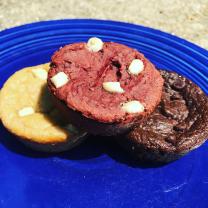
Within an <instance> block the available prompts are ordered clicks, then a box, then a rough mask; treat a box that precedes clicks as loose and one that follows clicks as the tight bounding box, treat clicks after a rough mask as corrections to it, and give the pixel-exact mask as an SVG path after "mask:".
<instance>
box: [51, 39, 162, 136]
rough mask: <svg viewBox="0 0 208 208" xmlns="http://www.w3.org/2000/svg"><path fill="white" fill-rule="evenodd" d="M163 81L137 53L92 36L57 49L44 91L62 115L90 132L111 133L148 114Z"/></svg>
mask: <svg viewBox="0 0 208 208" xmlns="http://www.w3.org/2000/svg"><path fill="white" fill-rule="evenodd" d="M162 86H163V79H162V77H161V76H160V73H159V72H158V71H157V70H156V69H155V67H154V66H153V64H152V63H151V62H150V61H149V60H147V59H146V58H145V57H144V55H143V54H141V53H139V52H138V51H136V50H135V49H132V48H129V47H127V46H125V45H122V44H118V43H112V42H106V43H103V42H102V41H101V40H100V39H98V38H91V39H89V41H88V43H75V44H70V45H67V46H64V47H63V48H61V49H60V50H58V51H57V52H56V53H55V54H54V55H53V56H52V60H51V68H50V70H49V76H48V87H49V89H50V91H51V92H52V94H53V95H54V98H55V99H54V100H55V102H56V104H57V106H58V108H59V109H61V111H62V112H64V113H63V115H65V116H66V117H67V118H69V119H70V118H71V120H70V122H72V123H73V124H74V125H76V126H77V127H79V128H84V129H85V130H87V131H88V132H90V133H91V134H98V135H116V134H119V133H122V132H125V131H126V130H128V129H129V128H130V127H132V126H133V125H134V124H135V123H136V122H137V121H139V120H141V119H143V118H145V117H146V116H147V115H149V114H150V113H152V112H153V110H154V109H155V107H156V106H157V105H158V103H159V102H160V99H161V94H162Z"/></svg>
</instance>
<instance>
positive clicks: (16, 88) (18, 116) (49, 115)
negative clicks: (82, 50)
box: [0, 64, 85, 149]
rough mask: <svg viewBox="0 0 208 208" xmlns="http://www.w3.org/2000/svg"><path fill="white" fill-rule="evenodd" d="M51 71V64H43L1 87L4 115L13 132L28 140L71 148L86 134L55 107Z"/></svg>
mask: <svg viewBox="0 0 208 208" xmlns="http://www.w3.org/2000/svg"><path fill="white" fill-rule="evenodd" d="M36 70H37V73H36ZM48 70H49V64H43V65H39V66H34V67H28V68H24V69H22V70H20V71H17V72H16V73H15V74H13V75H12V76H11V77H10V78H9V79H8V80H7V81H6V83H5V84H4V86H3V88H2V90H1V94H0V118H1V120H2V123H3V125H4V126H5V127H6V128H7V129H8V130H9V131H10V132H12V133H13V134H15V135H17V136H19V137H20V138H21V139H22V140H24V141H26V142H29V141H31V142H33V143H34V142H35V143H39V144H47V145H48V144H52V145H54V146H56V144H59V143H63V144H66V148H67V145H68V143H69V142H72V143H74V142H75V140H77V139H78V138H79V137H82V136H83V135H85V133H84V132H75V131H69V129H68V128H67V126H68V123H67V122H66V121H65V120H64V119H63V118H62V116H61V115H60V113H59V112H58V111H57V109H56V108H55V107H54V106H53V104H52V100H51V99H52V98H51V95H50V93H49V91H48V89H47V85H46V79H45V72H46V73H47V72H48ZM44 71H45V72H44ZM32 110H33V111H32ZM69 146H70V145H69ZM61 149H64V148H61Z"/></svg>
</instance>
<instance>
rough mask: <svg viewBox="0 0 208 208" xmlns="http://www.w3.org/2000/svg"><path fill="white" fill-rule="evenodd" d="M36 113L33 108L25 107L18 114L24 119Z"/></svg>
mask: <svg viewBox="0 0 208 208" xmlns="http://www.w3.org/2000/svg"><path fill="white" fill-rule="evenodd" d="M33 113H35V111H34V109H33V108H32V107H25V108H22V109H21V110H19V112H18V114H19V116H21V117H23V116H28V115H31V114H33Z"/></svg>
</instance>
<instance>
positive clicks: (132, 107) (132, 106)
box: [121, 100, 144, 113]
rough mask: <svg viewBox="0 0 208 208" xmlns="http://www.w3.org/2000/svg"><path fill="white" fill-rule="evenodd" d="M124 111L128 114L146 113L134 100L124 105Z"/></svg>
mask: <svg viewBox="0 0 208 208" xmlns="http://www.w3.org/2000/svg"><path fill="white" fill-rule="evenodd" d="M121 108H122V110H123V111H125V112H126V113H141V112H144V106H143V105H142V104H141V103H140V102H139V101H138V100H132V101H129V102H127V103H123V104H122V106H121Z"/></svg>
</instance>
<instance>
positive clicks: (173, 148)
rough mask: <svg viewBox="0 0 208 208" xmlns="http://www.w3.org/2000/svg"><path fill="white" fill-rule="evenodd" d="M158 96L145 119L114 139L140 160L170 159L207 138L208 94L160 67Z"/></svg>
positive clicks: (165, 160) (184, 152)
mask: <svg viewBox="0 0 208 208" xmlns="http://www.w3.org/2000/svg"><path fill="white" fill-rule="evenodd" d="M161 75H162V77H163V78H164V80H165V83H164V88H163V94H162V100H161V102H160V104H159V106H158V107H157V108H156V110H155V111H154V113H152V114H151V115H150V116H149V117H148V118H147V119H146V120H145V121H143V122H142V123H140V124H139V125H138V126H137V127H136V128H135V129H133V130H132V131H131V132H130V133H128V134H127V135H126V136H121V137H119V138H118V139H117V140H118V141H119V143H120V144H122V146H124V147H125V148H126V149H128V150H129V151H130V152H131V153H132V154H133V155H134V156H135V157H136V158H138V159H140V160H151V161H157V162H170V161H172V160H176V159H178V158H180V157H181V156H183V155H184V154H186V153H188V152H190V151H191V150H193V149H195V148H197V147H199V146H200V145H201V144H202V143H204V142H205V141H206V139H207V138H208V98H207V96H206V95H205V94H204V93H203V92H202V90H201V89H200V88H199V87H198V86H196V85H195V84H194V83H193V82H191V81H190V80H188V79H186V78H184V77H182V76H180V75H178V74H176V73H174V72H168V71H162V70H161Z"/></svg>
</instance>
